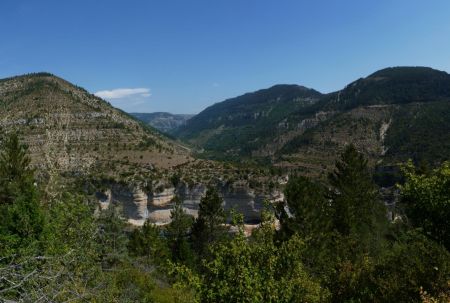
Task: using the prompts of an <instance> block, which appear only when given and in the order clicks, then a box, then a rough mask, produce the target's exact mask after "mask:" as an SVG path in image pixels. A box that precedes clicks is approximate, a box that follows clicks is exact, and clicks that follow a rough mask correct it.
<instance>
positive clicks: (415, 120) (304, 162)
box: [178, 67, 450, 175]
mask: <svg viewBox="0 0 450 303" xmlns="http://www.w3.org/2000/svg"><path fill="white" fill-rule="evenodd" d="M274 88H282V89H281V91H280V89H277V90H276V91H277V92H275V91H274ZM274 88H270V89H268V90H262V91H259V92H256V93H252V94H247V95H244V96H241V97H237V98H234V99H230V100H227V101H224V102H221V103H218V104H215V105H213V106H211V107H210V108H207V109H205V110H204V111H203V112H201V113H200V114H198V115H197V116H196V117H194V118H193V119H191V121H189V123H187V124H186V126H185V127H184V128H181V130H180V131H179V132H178V135H179V136H180V138H181V139H184V140H186V141H187V142H190V143H193V144H197V145H198V146H200V147H202V148H204V149H205V150H206V152H205V153H204V155H206V156H210V155H211V154H212V155H214V156H215V157H220V156H221V157H222V158H226V157H228V156H234V159H235V160H245V159H249V158H250V157H249V156H252V157H253V159H255V157H256V158H259V159H266V160H270V162H271V163H274V164H276V165H278V166H285V167H295V168H297V169H300V170H301V171H304V172H305V173H311V174H314V175H320V174H322V173H323V174H325V173H326V172H327V171H329V169H330V167H332V165H333V163H334V161H335V158H336V154H337V153H338V152H339V151H341V150H342V149H343V147H344V146H345V145H346V144H348V143H350V142H353V143H355V144H356V145H357V146H358V148H359V149H361V150H363V151H365V153H366V155H368V156H369V159H370V161H371V163H372V164H373V165H375V164H378V165H380V164H382V165H390V164H393V163H396V162H398V161H405V160H406V159H408V158H412V159H414V160H415V161H417V162H419V161H422V160H426V161H428V162H431V163H439V162H441V161H442V160H445V159H450V143H448V142H450V102H449V101H450V75H448V74H447V73H445V72H442V71H437V70H433V69H431V68H426V67H395V68H386V69H383V70H380V71H377V72H375V73H373V74H371V75H369V76H368V77H366V78H361V79H359V80H357V81H355V82H353V83H351V84H349V85H347V86H346V87H345V88H344V89H342V90H340V91H338V92H334V93H330V94H327V95H321V94H319V93H317V92H316V91H314V90H306V89H303V90H301V89H300V87H296V86H276V87H274ZM295 88H297V89H295ZM285 91H289V92H290V93H286V94H284V95H283V92H285ZM300 91H302V92H303V93H304V94H303V95H300V96H299V95H297V93H299V92H300ZM263 92H264V93H263ZM266 93H267V94H266ZM307 93H310V95H308V94H307ZM277 95H278V96H281V97H280V98H277V97H276V96H277ZM268 96H269V97H268ZM274 100H279V102H276V101H274ZM295 105H296V106H295ZM267 108H270V110H269V114H268V115H267V116H265V113H266V112H267V111H265V109H267ZM271 110H276V111H277V112H278V113H279V114H278V115H273V114H271ZM262 116H263V118H262ZM238 118H239V119H238ZM217 155H220V156H217Z"/></svg>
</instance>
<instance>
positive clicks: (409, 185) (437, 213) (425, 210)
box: [400, 161, 450, 249]
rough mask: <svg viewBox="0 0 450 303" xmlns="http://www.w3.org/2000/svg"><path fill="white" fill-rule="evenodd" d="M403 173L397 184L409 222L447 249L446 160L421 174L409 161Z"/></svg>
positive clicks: (449, 171)
mask: <svg viewBox="0 0 450 303" xmlns="http://www.w3.org/2000/svg"><path fill="white" fill-rule="evenodd" d="M403 173H404V175H405V178H406V182H405V184H403V185H401V186H400V191H401V202H402V204H403V205H404V207H405V211H406V215H407V217H408V219H409V220H410V221H411V224H412V225H413V226H415V227H418V228H422V229H423V231H424V233H425V234H426V235H427V236H429V237H430V238H431V239H433V240H435V241H437V242H438V243H440V244H442V245H444V246H445V247H446V248H447V249H450V163H449V162H446V163H444V164H443V165H442V166H441V167H440V168H438V169H435V170H433V171H432V172H431V173H430V174H421V173H419V172H418V171H417V169H416V168H415V167H414V165H413V163H412V162H411V161H409V162H408V163H407V164H406V165H405V166H404V167H403Z"/></svg>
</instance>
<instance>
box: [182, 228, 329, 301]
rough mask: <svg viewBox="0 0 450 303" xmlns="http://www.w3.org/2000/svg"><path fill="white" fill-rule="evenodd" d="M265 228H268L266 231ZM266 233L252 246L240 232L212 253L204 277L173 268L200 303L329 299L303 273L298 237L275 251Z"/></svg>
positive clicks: (205, 262) (205, 267) (271, 231)
mask: <svg viewBox="0 0 450 303" xmlns="http://www.w3.org/2000/svg"><path fill="white" fill-rule="evenodd" d="M268 226H269V225H268ZM273 233H274V231H273V229H271V228H266V229H265V230H263V231H261V232H260V233H259V237H258V238H256V239H255V240H254V241H249V240H248V239H246V238H245V236H244V235H243V233H242V232H239V233H238V234H237V235H236V236H235V237H234V238H233V239H232V240H230V241H229V242H226V243H219V244H217V245H213V246H212V247H211V259H210V261H206V260H205V261H204V263H203V266H202V271H201V272H202V274H200V275H198V276H197V275H195V273H193V272H192V271H189V270H188V269H186V268H183V267H178V268H176V271H175V272H176V273H177V274H179V275H180V278H183V281H184V282H185V283H187V284H189V285H190V286H191V287H192V288H194V289H195V290H196V294H197V300H198V301H199V302H323V301H325V299H326V298H327V296H328V294H327V292H326V291H325V290H323V289H321V287H320V285H319V284H318V283H317V282H315V281H314V280H313V279H312V278H311V277H310V276H309V275H308V273H307V272H306V271H305V269H304V267H303V264H302V261H301V254H302V251H303V250H304V243H303V242H302V241H301V239H300V238H299V237H298V236H293V237H292V238H291V239H290V240H289V241H287V242H284V243H283V244H282V245H281V246H280V247H277V246H276V245H275V243H274V242H273V241H272V240H271V239H272V238H273V237H272V236H273Z"/></svg>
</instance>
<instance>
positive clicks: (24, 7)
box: [0, 0, 450, 113]
mask: <svg viewBox="0 0 450 303" xmlns="http://www.w3.org/2000/svg"><path fill="white" fill-rule="evenodd" d="M0 39H1V40H0V78H4V77H9V76H12V75H17V74H24V73H29V72H37V71H48V72H51V73H54V74H56V75H58V76H61V77H63V78H65V79H67V80H68V81H71V82H73V83H75V84H77V85H79V86H82V87H84V88H86V89H87V90H89V91H90V92H93V93H95V92H99V95H101V96H103V97H104V98H106V99H108V100H109V101H110V102H111V103H112V104H113V105H115V106H117V107H120V108H122V109H124V110H126V111H137V112H154V111H169V112H173V113H197V112H199V111H201V110H202V109H204V108H205V107H207V106H209V105H211V104H213V103H215V102H219V101H222V100H224V99H226V98H229V97H234V96H237V95H240V94H242V93H245V92H249V91H254V90H257V89H261V88H265V87H269V86H271V85H274V84H278V83H295V84H301V85H305V86H308V87H312V88H315V89H317V90H319V91H321V92H330V91H334V90H338V89H340V88H342V87H343V86H344V85H345V84H348V83H349V82H351V81H353V80H355V79H357V78H359V77H364V76H367V75H368V74H370V73H372V72H374V71H376V70H378V69H380V68H384V67H388V66H399V65H421V66H430V67H433V68H436V69H440V70H445V71H447V72H449V71H450V1H448V0H441V1H440V0H433V1H423V0H377V1H369V0H367V1H364V0H353V1H350V0H348V1H347V0H329V1H323V0H316V1H313V0H310V1H301V0H296V1H294V0H292V1H290V0H177V1H175V0H158V1H156V0H155V1H152V0H148V1H138V0H127V1H125V0H123V1H115V0H108V1H106V0H95V1H94V0H76V1H75V0H73V1H72V0H65V1H62V0H58V1H56V0H53V1H50V0H40V1H36V0H29V1H25V0H1V2H0Z"/></svg>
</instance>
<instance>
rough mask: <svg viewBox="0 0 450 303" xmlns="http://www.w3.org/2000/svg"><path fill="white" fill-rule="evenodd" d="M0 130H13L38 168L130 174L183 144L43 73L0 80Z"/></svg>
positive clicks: (176, 156)
mask: <svg viewBox="0 0 450 303" xmlns="http://www.w3.org/2000/svg"><path fill="white" fill-rule="evenodd" d="M0 127H1V133H2V134H5V133H8V132H11V131H16V132H19V134H20V136H21V137H22V138H23V139H24V141H25V142H26V143H27V144H28V145H29V147H30V151H31V153H32V160H33V164H34V165H35V166H36V167H38V168H41V169H39V170H38V171H39V172H41V173H42V172H45V173H46V174H52V173H58V174H62V175H67V176H70V175H80V174H93V173H94V174H105V175H111V176H117V175H119V174H126V173H131V172H128V171H132V168H133V167H139V168H143V167H148V168H153V167H162V168H167V167H171V166H174V165H178V164H180V163H183V162H185V161H186V160H187V158H188V157H189V155H188V153H187V152H186V150H185V149H183V148H182V147H180V146H178V145H177V144H174V143H173V142H171V141H169V140H168V139H167V138H165V137H163V136H161V135H159V134H157V133H155V132H154V131H151V130H150V129H148V128H147V127H145V126H144V125H143V124H141V123H140V122H138V121H137V120H134V119H133V118H132V117H130V116H129V115H127V114H125V113H124V112H121V111H120V110H118V109H116V108H114V107H112V106H111V105H110V104H109V103H107V102H105V101H103V100H102V99H100V98H98V97H96V96H94V95H92V94H90V93H88V92H87V91H85V90H84V89H82V88H79V87H76V86H74V85H72V84H70V83H69V82H67V81H65V80H63V79H60V78H58V77H55V76H53V75H51V74H48V73H38V74H30V75H24V76H18V77H14V78H8V79H3V80H0Z"/></svg>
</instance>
